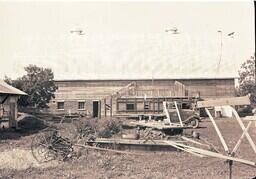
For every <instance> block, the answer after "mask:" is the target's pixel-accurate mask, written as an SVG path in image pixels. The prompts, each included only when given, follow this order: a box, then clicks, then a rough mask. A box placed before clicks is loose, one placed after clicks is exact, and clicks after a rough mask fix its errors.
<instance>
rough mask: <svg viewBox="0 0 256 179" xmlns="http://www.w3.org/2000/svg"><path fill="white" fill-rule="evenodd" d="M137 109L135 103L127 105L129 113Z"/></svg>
mask: <svg viewBox="0 0 256 179" xmlns="http://www.w3.org/2000/svg"><path fill="white" fill-rule="evenodd" d="M134 109H135V104H134V103H127V104H126V110H127V111H133V110H134Z"/></svg>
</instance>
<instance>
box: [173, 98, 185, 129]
mask: <svg viewBox="0 0 256 179" xmlns="http://www.w3.org/2000/svg"><path fill="white" fill-rule="evenodd" d="M174 105H175V109H176V112H177V114H178V118H179V121H180V125H181V126H182V127H183V122H182V120H181V117H180V111H179V108H178V105H177V102H176V101H174Z"/></svg>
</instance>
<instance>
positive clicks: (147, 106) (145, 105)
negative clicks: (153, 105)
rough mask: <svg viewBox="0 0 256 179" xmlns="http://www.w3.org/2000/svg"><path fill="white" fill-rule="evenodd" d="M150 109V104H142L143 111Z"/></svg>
mask: <svg viewBox="0 0 256 179" xmlns="http://www.w3.org/2000/svg"><path fill="white" fill-rule="evenodd" d="M149 109H150V102H148V101H145V102H144V110H149Z"/></svg>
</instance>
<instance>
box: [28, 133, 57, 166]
mask: <svg viewBox="0 0 256 179" xmlns="http://www.w3.org/2000/svg"><path fill="white" fill-rule="evenodd" d="M52 132H54V131H45V132H42V133H40V134H38V135H36V136H35V137H34V138H33V139H32V143H31V151H32V155H33V157H34V158H35V159H36V160H37V161H38V162H39V163H43V162H49V161H51V160H54V159H56V157H57V153H56V151H55V150H54V149H53V146H52V140H53V135H52V134H51V133H52Z"/></svg>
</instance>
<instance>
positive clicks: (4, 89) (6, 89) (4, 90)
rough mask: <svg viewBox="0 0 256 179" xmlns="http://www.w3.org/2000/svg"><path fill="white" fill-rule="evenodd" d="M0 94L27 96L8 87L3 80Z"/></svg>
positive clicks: (0, 85)
mask: <svg viewBox="0 0 256 179" xmlns="http://www.w3.org/2000/svg"><path fill="white" fill-rule="evenodd" d="M0 94H15V95H27V94H26V93H25V92H23V91H21V90H19V89H17V88H14V87H13V86H11V85H8V84H7V83H6V82H4V81H3V80H0Z"/></svg>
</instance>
